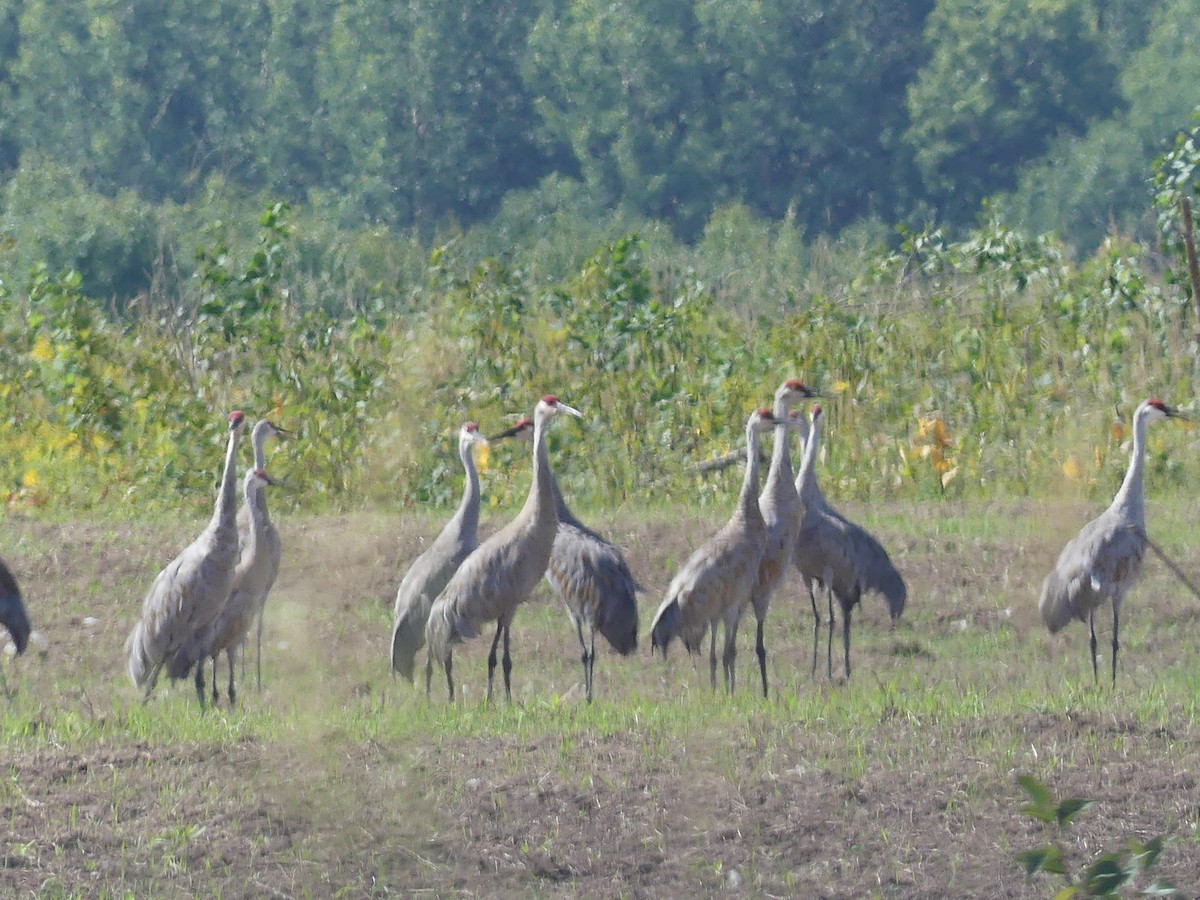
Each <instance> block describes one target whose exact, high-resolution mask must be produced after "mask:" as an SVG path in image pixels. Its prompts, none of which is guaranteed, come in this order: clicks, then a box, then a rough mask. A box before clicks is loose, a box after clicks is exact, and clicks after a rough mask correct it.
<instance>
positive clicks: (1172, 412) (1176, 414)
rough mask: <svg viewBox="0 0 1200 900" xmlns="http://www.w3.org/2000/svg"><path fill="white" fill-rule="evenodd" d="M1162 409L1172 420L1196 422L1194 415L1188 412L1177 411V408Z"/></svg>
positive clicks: (1167, 407)
mask: <svg viewBox="0 0 1200 900" xmlns="http://www.w3.org/2000/svg"><path fill="white" fill-rule="evenodd" d="M1164 408H1165V409H1166V412H1167V415H1168V416H1170V417H1171V418H1172V419H1182V420H1183V421H1185V422H1195V421H1196V414H1195V413H1193V412H1191V411H1189V410H1186V409H1179V408H1178V407H1174V406H1166V407H1164Z"/></svg>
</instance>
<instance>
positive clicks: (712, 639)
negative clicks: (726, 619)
mask: <svg viewBox="0 0 1200 900" xmlns="http://www.w3.org/2000/svg"><path fill="white" fill-rule="evenodd" d="M709 627H710V629H711V631H712V634H710V635H709V641H708V680H709V681H710V682H711V683H712V689H713V693H714V694H715V693H716V692H717V623H716V622H712V623H710V624H709Z"/></svg>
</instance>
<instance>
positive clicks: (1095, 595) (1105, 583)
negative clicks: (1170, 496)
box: [1038, 399, 1190, 686]
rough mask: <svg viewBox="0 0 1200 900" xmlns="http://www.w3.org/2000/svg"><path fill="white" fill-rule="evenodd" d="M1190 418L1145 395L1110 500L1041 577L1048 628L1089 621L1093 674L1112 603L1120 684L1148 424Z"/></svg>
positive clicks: (1142, 517) (1139, 553)
mask: <svg viewBox="0 0 1200 900" xmlns="http://www.w3.org/2000/svg"><path fill="white" fill-rule="evenodd" d="M1168 417H1170V418H1190V417H1188V416H1186V415H1184V414H1183V413H1181V412H1180V411H1179V410H1176V409H1173V408H1171V407H1169V406H1167V405H1166V404H1165V403H1163V402H1162V401H1161V400H1153V399H1152V400H1143V401H1142V402H1141V403H1140V404H1139V405H1138V408H1137V409H1136V410H1135V411H1134V413H1133V453H1132V454H1131V455H1130V458H1129V469H1128V471H1126V473H1125V480H1124V481H1123V482H1122V483H1121V488H1120V490H1118V491H1117V495H1116V497H1114V498H1113V502H1112V504H1111V505H1110V506H1109V507H1108V509H1106V510H1105V511H1104V512H1102V513H1101V514H1100V515H1099V516H1097V517H1096V518H1094V519H1092V521H1090V522H1088V523H1087V524H1086V525H1084V526H1083V528H1082V529H1081V530H1080V532H1079V534H1077V535H1075V537H1073V538H1071V540H1070V541H1068V542H1067V545H1066V546H1065V547H1063V549H1062V553H1060V554H1059V555H1058V561H1057V562H1056V563H1055V564H1054V568H1053V569H1051V570H1050V574H1049V575H1047V576H1046V579H1045V581H1043V582H1042V596H1041V599H1040V600H1039V601H1038V608H1039V609H1040V610H1041V613H1042V620H1043V621H1044V622H1045V623H1046V627H1047V628H1049V629H1050V633H1051V634H1054V633H1056V632H1058V631H1059V630H1060V629H1061V628H1063V627H1064V626H1065V625H1066V624H1067V623H1068V622H1070V621H1071V620H1072V619H1079V620H1080V621H1083V620H1085V619H1086V620H1087V623H1088V630H1089V631H1090V633H1091V640H1090V644H1089V646H1090V650H1091V657H1092V678H1093V679H1094V680H1098V679H1099V677H1100V676H1099V674H1098V667H1097V663H1096V610H1097V609H1099V608H1100V607H1101V606H1103V605H1104V604H1105V603H1111V604H1112V613H1113V633H1112V679H1113V685H1114V686H1115V685H1116V683H1117V649H1118V647H1119V646H1120V643H1119V641H1118V629H1119V625H1120V616H1121V601H1122V600H1123V599H1124V597H1125V592H1126V591H1128V590H1129V588H1130V587H1132V586H1133V583H1134V582H1135V581H1137V578H1138V575H1140V574H1141V571H1142V557H1143V556H1144V555H1145V553H1146V503H1145V499H1144V496H1143V492H1142V474H1143V469H1144V465H1145V456H1146V426H1147V425H1148V424H1149V423H1150V422H1154V421H1157V420H1158V419H1164V418H1168Z"/></svg>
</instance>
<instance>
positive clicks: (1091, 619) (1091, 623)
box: [1088, 611, 1100, 682]
mask: <svg viewBox="0 0 1200 900" xmlns="http://www.w3.org/2000/svg"><path fill="white" fill-rule="evenodd" d="M1088 630H1089V631H1091V633H1092V640H1091V643H1090V646H1091V650H1092V681H1093V682H1097V681H1099V680H1100V675H1099V674H1098V672H1097V671H1096V613H1095V612H1094V611H1093V612H1090V613H1088Z"/></svg>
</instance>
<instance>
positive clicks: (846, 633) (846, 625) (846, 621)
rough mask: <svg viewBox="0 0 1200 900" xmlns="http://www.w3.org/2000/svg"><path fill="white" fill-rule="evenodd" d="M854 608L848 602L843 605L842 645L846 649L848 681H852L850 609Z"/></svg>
mask: <svg viewBox="0 0 1200 900" xmlns="http://www.w3.org/2000/svg"><path fill="white" fill-rule="evenodd" d="M852 609H854V604H852V603H851V604H846V605H844V606H843V607H842V646H843V647H844V648H845V650H846V681H847V682H849V681H850V611H851V610H852Z"/></svg>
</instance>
